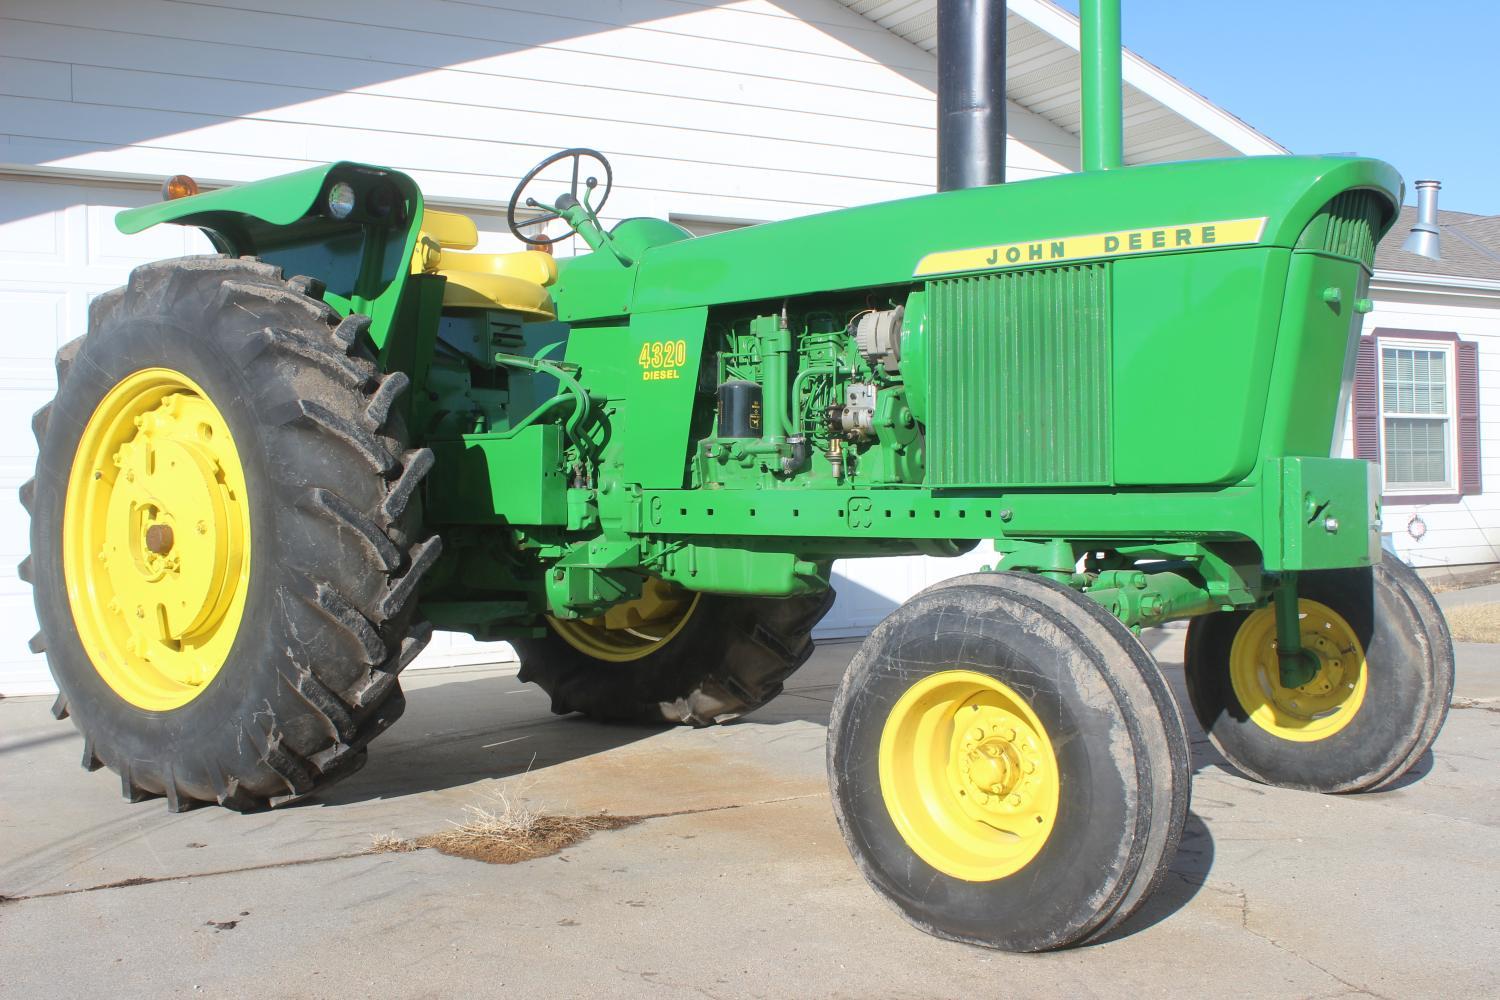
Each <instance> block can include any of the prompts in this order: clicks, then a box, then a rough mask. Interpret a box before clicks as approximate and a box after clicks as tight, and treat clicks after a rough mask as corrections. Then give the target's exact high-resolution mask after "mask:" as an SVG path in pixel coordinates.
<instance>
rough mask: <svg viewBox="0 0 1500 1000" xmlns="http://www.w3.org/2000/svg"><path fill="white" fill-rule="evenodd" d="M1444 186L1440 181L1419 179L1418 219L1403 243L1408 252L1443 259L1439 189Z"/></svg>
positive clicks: (1403, 247) (1402, 246) (1402, 247)
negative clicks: (1439, 226) (1439, 218)
mask: <svg viewBox="0 0 1500 1000" xmlns="http://www.w3.org/2000/svg"><path fill="white" fill-rule="evenodd" d="M1442 186H1443V185H1442V184H1441V183H1439V182H1438V181H1417V184H1416V188H1417V221H1416V222H1415V223H1414V224H1413V225H1412V227H1411V235H1410V236H1408V237H1407V238H1406V242H1405V243H1403V244H1401V249H1402V250H1405V251H1406V252H1407V253H1414V254H1416V255H1418V256H1419V257H1426V258H1428V259H1430V260H1442V259H1443V254H1442V248H1441V247H1440V246H1439V243H1440V238H1439V233H1438V218H1437V201H1438V190H1439V189H1440V188H1441V187H1442Z"/></svg>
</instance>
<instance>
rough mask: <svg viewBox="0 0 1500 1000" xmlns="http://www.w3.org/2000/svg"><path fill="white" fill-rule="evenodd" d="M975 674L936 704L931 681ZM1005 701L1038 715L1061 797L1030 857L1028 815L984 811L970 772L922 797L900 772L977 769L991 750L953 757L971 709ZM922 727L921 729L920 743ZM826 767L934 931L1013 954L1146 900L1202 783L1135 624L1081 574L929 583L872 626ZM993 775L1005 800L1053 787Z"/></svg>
mask: <svg viewBox="0 0 1500 1000" xmlns="http://www.w3.org/2000/svg"><path fill="white" fill-rule="evenodd" d="M964 684H969V685H972V690H973V692H974V693H973V694H972V695H969V696H967V697H954V698H953V699H952V701H951V706H952V711H951V712H947V710H946V709H942V708H939V709H933V708H931V705H933V704H942V702H941V697H944V696H938V695H936V694H934V695H931V697H937V698H939V701H938V702H929V701H927V700H926V699H928V698H929V693H928V689H929V688H931V689H932V690H933V691H938V690H941V686H942V685H949V686H953V685H960V687H958V688H956V690H958V691H959V692H960V694H962V691H963V688H962V687H961V685H964ZM935 686H936V687H935ZM994 692H998V694H996V693H994ZM1007 692H1008V694H1007ZM914 695H915V697H916V700H915V701H912V697H913V696H914ZM996 698H998V699H999V701H998V702H996V701H995V699H996ZM1007 699H1010V700H1012V701H1014V702H1016V703H1017V704H1024V706H1025V711H1026V712H1030V713H1031V714H1032V717H1033V719H1034V723H1035V725H1036V727H1037V729H1038V732H1039V733H1045V737H1046V740H1045V742H1046V743H1047V744H1048V745H1049V746H1050V748H1051V751H1052V756H1051V758H1050V759H1051V761H1052V762H1053V766H1055V786H1056V789H1057V791H1056V803H1055V808H1054V812H1053V813H1052V818H1051V824H1050V827H1048V826H1047V824H1046V823H1045V822H1043V823H1042V826H1043V827H1047V829H1048V830H1049V831H1050V832H1047V833H1046V834H1045V835H1044V838H1043V840H1042V842H1041V843H1040V844H1039V845H1037V844H1033V845H1032V848H1033V849H1034V853H1030V856H1029V857H1028V856H1027V855H1028V853H1029V852H1028V851H1021V852H1020V853H1019V854H1018V853H1016V850H1017V849H1016V846H1015V845H1017V844H1023V843H1024V842H1025V841H1026V840H1027V837H1028V835H1027V834H1026V832H1025V831H1026V830H1027V829H1029V826H1027V825H1026V824H1025V823H1022V824H1021V825H1020V826H1019V827H1018V828H1017V829H1015V830H1011V829H1010V828H1009V827H1007V826H1006V823H1007V822H1011V821H1012V820H1011V819H1008V818H1007V817H1006V816H1004V815H1001V816H998V817H990V816H988V814H985V813H983V812H980V813H975V812H974V807H973V806H972V804H971V803H972V800H973V798H974V795H973V794H972V793H973V791H974V790H973V789H971V788H969V787H967V785H966V784H965V782H967V781H968V780H969V779H968V778H967V777H965V778H962V779H961V780H959V779H955V780H954V781H953V783H952V787H951V788H949V787H945V786H944V785H943V784H942V781H941V780H938V781H937V782H936V783H935V784H934V783H933V782H932V781H928V782H927V784H926V785H923V786H922V787H923V788H924V794H923V795H921V796H917V797H912V796H909V795H907V794H906V793H905V792H904V791H903V789H902V785H903V782H904V781H905V779H903V778H901V776H900V772H901V769H902V768H904V767H907V766H910V767H913V768H916V770H917V773H918V774H921V773H924V770H925V772H926V773H930V774H942V773H947V774H959V775H971V774H977V773H980V772H979V769H978V768H977V767H976V766H974V765H972V764H967V765H966V763H965V758H964V754H968V755H969V756H970V758H971V759H973V760H979V758H977V757H973V751H972V750H969V749H964V750H962V751H959V750H954V752H953V755H952V756H951V758H948V759H946V760H945V759H944V758H943V756H942V753H943V752H944V751H945V748H946V747H947V746H948V741H950V740H951V741H952V745H953V746H954V747H957V746H958V744H959V741H960V739H961V738H963V739H967V737H964V735H963V734H964V733H965V732H966V729H967V726H966V724H965V723H964V722H963V718H964V716H965V715H967V714H968V712H969V711H970V710H972V711H974V712H975V713H977V714H976V715H974V716H971V717H970V718H974V719H979V718H982V717H987V716H988V715H989V714H991V713H992V712H993V709H986V706H990V705H991V704H992V702H994V703H995V704H1002V705H1003V704H1004V703H1005V701H1006V700H1007ZM913 705H915V706H918V707H922V706H927V707H923V708H921V710H922V711H927V712H932V711H935V712H936V713H937V714H929V715H928V717H927V721H926V722H924V723H923V724H921V725H919V726H916V727H915V728H913V727H911V726H908V725H906V724H905V722H904V720H905V719H906V717H907V713H909V712H910V711H912V706H913ZM1019 711H1020V709H1017V710H1016V712H1019ZM1016 712H1013V713H1012V714H1013V715H1014V714H1016ZM945 713H946V714H945ZM997 718H1003V716H997ZM1020 728H1022V727H1019V726H1015V725H1011V726H1009V727H1007V725H1006V724H1005V723H1004V722H1003V721H1002V722H1000V723H999V724H998V732H999V737H998V738H999V739H1002V740H1014V739H1015V738H1016V736H1015V733H1016V731H1017V729H1020ZM982 729H983V727H979V728H976V729H975V731H974V732H975V733H980V731H981V730H982ZM908 733H918V734H922V735H920V736H919V737H918V738H917V742H916V743H913V744H911V745H907V743H906V740H907V736H906V734H908ZM970 735H971V736H972V735H974V734H970ZM986 739H989V738H986ZM933 740H935V742H933V743H932V745H931V746H927V747H926V748H925V749H924V744H923V741H933ZM1036 741H1037V742H1041V737H1040V736H1037V737H1036ZM1028 745H1029V744H1028ZM964 746H965V747H966V748H967V744H964ZM983 746H984V744H983V743H981V747H983ZM934 747H935V748H936V751H934ZM1000 751H1001V753H1000V756H1001V757H1004V756H1005V755H1007V754H1009V750H1007V749H1006V748H1005V747H1004V746H1001V747H1000ZM986 752H988V751H987V750H986ZM991 756H992V757H993V756H995V755H991ZM997 759H998V758H997ZM1016 759H1017V760H1020V761H1021V763H1022V766H1023V767H1025V765H1026V764H1028V763H1029V764H1031V765H1032V769H1031V770H1027V771H1025V774H1027V775H1029V776H1034V775H1046V774H1047V771H1048V766H1049V765H1048V760H1049V758H1048V757H1047V755H1046V754H1041V755H1040V756H1039V757H1037V758H1034V759H1029V760H1028V759H1027V758H1025V757H1017V758H1016ZM924 761H931V762H935V763H934V764H933V765H928V764H924V763H923V762H924ZM980 763H983V762H982V761H980ZM933 767H935V768H936V770H934V769H933ZM954 768H957V770H956V771H955V770H954ZM1001 770H1002V771H1003V770H1004V769H1001ZM828 772H829V782H830V785H831V789H832V794H833V800H834V808H835V813H836V815H837V818H838V821H839V826H840V828H841V830H842V831H843V834H844V840H845V843H846V844H847V845H848V847H849V849H850V853H851V854H852V855H853V856H854V859H855V862H856V863H857V864H858V866H859V868H860V870H861V871H862V872H863V874H864V876H865V878H866V879H867V880H868V881H869V882H870V884H871V886H872V887H873V888H874V889H875V890H876V891H877V892H878V893H880V894H881V895H882V896H884V897H885V898H886V899H887V900H889V901H890V902H891V903H893V904H894V905H895V906H896V908H897V909H898V910H899V911H900V912H901V914H902V915H903V916H904V917H905V918H906V919H907V920H908V921H910V922H911V923H912V924H914V925H915V926H917V927H919V928H920V929H922V930H924V931H926V932H928V933H930V934H934V935H936V936H938V937H942V938H947V939H950V940H955V941H963V942H966V943H969V944H977V945H982V946H985V947H990V948H1000V949H1004V950H1007V951H1045V950H1049V949H1055V948H1062V947H1066V946H1068V945H1072V944H1077V943H1080V942H1083V941H1086V940H1089V939H1090V938H1093V937H1098V936H1100V935H1103V934H1105V933H1107V932H1108V931H1110V930H1112V929H1113V928H1115V927H1116V926H1118V924H1119V923H1120V922H1121V921H1123V920H1125V919H1126V918H1127V917H1128V916H1129V915H1130V914H1131V913H1132V912H1134V911H1135V909H1136V908H1137V907H1138V906H1139V905H1140V903H1141V902H1142V901H1143V900H1144V899H1145V898H1146V897H1147V896H1148V895H1149V894H1150V892H1151V891H1152V890H1153V889H1154V888H1155V887H1156V885H1157V884H1158V883H1159V882H1160V880H1161V878H1162V877H1163V876H1164V874H1165V871H1166V868H1167V865H1168V864H1169V863H1170V861H1171V859H1172V856H1173V855H1174V853H1175V850H1176V846H1177V842H1178V840H1179V839H1180V837H1181V834H1182V828H1183V825H1184V823H1185V820H1186V816H1187V809H1188V796H1189V788H1190V775H1189V770H1188V750H1187V739H1186V735H1185V733H1184V731H1183V728H1182V723H1181V719H1180V717H1179V716H1178V714H1177V710H1176V707H1175V704H1174V703H1173V702H1172V699H1171V696H1170V693H1169V692H1168V690H1167V688H1166V685H1165V682H1164V681H1163V679H1162V677H1161V675H1160V672H1159V671H1158V670H1157V668H1156V666H1155V664H1154V662H1152V661H1151V659H1150V657H1149V655H1147V654H1146V653H1145V651H1144V650H1143V649H1142V648H1141V647H1140V645H1139V643H1137V642H1136V641H1135V639H1134V637H1133V636H1131V635H1130V633H1129V631H1128V630H1127V629H1126V628H1125V627H1124V626H1123V625H1121V624H1120V622H1119V621H1118V620H1116V619H1114V618H1113V617H1111V616H1109V615H1108V614H1107V613H1105V612H1104V611H1103V610H1102V609H1100V608H1098V607H1097V606H1096V605H1094V603H1093V602H1092V601H1090V600H1089V599H1088V598H1086V597H1083V596H1082V595H1079V594H1077V593H1076V592H1074V591H1072V590H1070V589H1069V588H1067V587H1064V586H1062V585H1060V584H1056V583H1053V582H1051V581H1049V580H1045V579H1041V578H1037V577H1028V576H1023V575H1020V574H1010V573H990V574H979V575H976V576H969V577H961V578H959V579H957V580H953V581H949V582H948V583H946V584H942V585H940V586H938V587H934V588H932V589H930V590H927V591H924V592H923V593H921V594H919V595H917V596H916V597H915V598H913V599H912V600H911V601H909V602H908V603H907V604H905V605H903V606H902V607H901V608H898V609H897V610H896V611H895V612H894V613H893V614H892V615H891V616H890V617H888V618H887V619H886V620H885V621H884V622H882V623H881V625H880V626H879V627H878V628H877V629H876V630H875V631H874V632H873V633H872V634H871V635H870V637H869V638H868V639H867V640H866V641H865V643H864V645H863V646H862V647H861V648H860V651H859V653H858V654H857V655H856V656H855V658H854V660H853V662H852V663H851V664H850V666H849V670H848V672H847V673H846V674H845V676H844V680H843V683H842V684H841V685H840V687H839V692H838V696H837V698H836V699H835V701H834V708H833V716H832V720H831V721H830V726H829V744H828ZM1006 773H1008V774H1009V773H1019V772H1013V771H1008V772H1006ZM893 775H894V776H895V777H894V778H893ZM1006 780H1007V781H1012V780H1019V781H1020V782H1021V784H1022V786H1024V783H1025V781H1027V780H1028V779H1027V778H1020V779H1010V778H1007V779H1006ZM1036 780H1038V781H1040V780H1042V779H1040V778H1038V779H1036ZM918 784H919V785H922V782H921V781H920V780H919V781H918ZM1038 787H1039V788H1040V787H1041V786H1038ZM987 788H988V790H989V792H990V794H991V796H992V798H993V800H994V802H995V803H996V804H997V807H998V804H999V803H1000V802H1002V801H1003V802H1004V803H1006V804H1011V803H1014V805H1015V808H1017V809H1021V810H1023V811H1024V810H1026V809H1031V808H1032V803H1033V802H1034V801H1041V800H1037V799H1033V798H1028V794H1029V793H1027V792H1026V790H1025V788H1024V787H1019V786H1018V787H1017V788H1015V789H1011V788H1010V787H1009V786H1007V787H1006V788H1005V789H1003V790H1002V791H1001V792H994V791H993V786H987ZM981 791H986V788H981ZM1015 798H1019V799H1020V801H1019V802H1015ZM983 801H984V802H985V803H986V804H988V803H989V802H990V801H991V799H989V798H986V799H983ZM934 803H935V805H932V804H934ZM928 805H931V815H932V816H934V817H937V818H936V819H935V820H934V823H933V825H931V826H930V827H928V828H927V829H926V832H924V831H923V824H924V822H925V821H924V819H923V817H922V816H920V815H914V813H916V812H920V811H921V809H922V808H923V807H926V806H928ZM986 808H988V805H986ZM1034 811H1035V813H1036V816H1033V817H1031V819H1032V820H1033V821H1038V820H1037V817H1041V819H1042V820H1045V819H1046V818H1047V815H1048V814H1047V812H1046V807H1045V803H1043V804H1042V805H1038V806H1036V807H1035V810H1034ZM1027 815H1029V813H1027V814H1024V815H1023V816H1022V819H1023V820H1024V819H1025V818H1026V816H1027ZM966 817H967V818H966ZM969 819H973V820H974V822H972V823H971V822H969V821H968V820H969ZM1040 828H1041V827H1039V829H1040ZM944 830H948V831H951V835H946V836H945V835H944V834H943V833H942V832H941V831H944ZM934 831H937V832H934ZM989 851H992V852H993V858H991V856H990V855H989V854H988V853H986V852H989ZM1017 865H1019V867H1017Z"/></svg>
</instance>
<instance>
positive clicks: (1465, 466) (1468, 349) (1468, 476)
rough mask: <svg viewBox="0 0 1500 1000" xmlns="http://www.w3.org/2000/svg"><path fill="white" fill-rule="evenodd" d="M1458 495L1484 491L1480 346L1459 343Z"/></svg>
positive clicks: (1467, 342)
mask: <svg viewBox="0 0 1500 1000" xmlns="http://www.w3.org/2000/svg"><path fill="white" fill-rule="evenodd" d="M1455 367H1456V368H1457V370H1458V492H1459V493H1461V494H1463V495H1464V496H1472V495H1474V494H1476V493H1481V492H1483V490H1484V485H1483V480H1482V479H1481V478H1480V470H1479V345H1478V344H1475V343H1472V342H1471V341H1466V340H1460V341H1459V342H1458V358H1457V362H1456V365H1455Z"/></svg>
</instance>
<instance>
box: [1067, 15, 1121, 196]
mask: <svg viewBox="0 0 1500 1000" xmlns="http://www.w3.org/2000/svg"><path fill="white" fill-rule="evenodd" d="M1078 14H1079V21H1080V22H1081V24H1080V27H1079V34H1078V57H1079V59H1080V60H1081V63H1082V66H1081V69H1082V72H1081V74H1080V76H1081V78H1082V91H1083V92H1082V104H1083V169H1084V170H1113V169H1114V168H1116V167H1123V166H1124V165H1125V105H1124V98H1123V97H1122V96H1121V90H1122V85H1121V82H1120V79H1121V78H1120V73H1121V70H1120V0H1081V2H1080V3H1079V5H1078Z"/></svg>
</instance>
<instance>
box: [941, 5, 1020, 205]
mask: <svg viewBox="0 0 1500 1000" xmlns="http://www.w3.org/2000/svg"><path fill="white" fill-rule="evenodd" d="M937 15H938V53H937V54H938V123H937V134H938V190H939V191H954V190H957V189H959V188H971V187H983V186H985V185H987V184H1003V183H1005V0H938V8H937Z"/></svg>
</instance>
